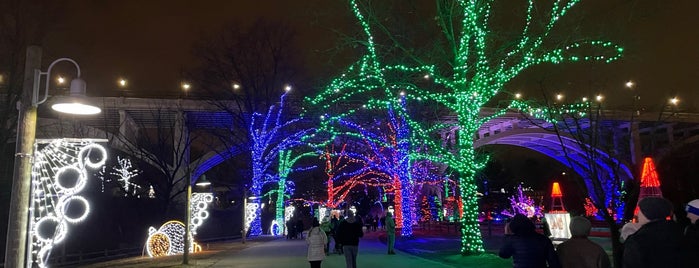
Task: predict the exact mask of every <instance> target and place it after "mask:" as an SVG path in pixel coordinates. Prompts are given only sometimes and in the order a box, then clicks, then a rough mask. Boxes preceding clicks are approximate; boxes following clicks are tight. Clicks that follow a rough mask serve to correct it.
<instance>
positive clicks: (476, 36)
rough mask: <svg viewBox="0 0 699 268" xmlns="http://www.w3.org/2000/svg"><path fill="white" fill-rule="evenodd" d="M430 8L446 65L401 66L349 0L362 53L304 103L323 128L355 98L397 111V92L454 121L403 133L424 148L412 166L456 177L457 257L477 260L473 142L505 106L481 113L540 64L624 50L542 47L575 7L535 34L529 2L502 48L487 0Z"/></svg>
mask: <svg viewBox="0 0 699 268" xmlns="http://www.w3.org/2000/svg"><path fill="white" fill-rule="evenodd" d="M436 2H437V5H438V6H437V9H436V10H437V12H438V14H437V15H436V21H437V23H438V24H439V25H440V27H441V30H442V33H443V34H444V40H445V42H443V43H444V44H445V45H446V46H448V47H445V48H444V49H443V51H446V52H447V53H450V54H451V55H449V59H448V61H449V62H448V63H447V64H444V62H434V63H424V62H422V61H420V62H419V63H418V61H413V60H412V58H410V57H406V62H407V63H406V64H402V65H401V64H385V63H383V62H382V61H381V59H382V57H380V56H379V55H378V52H377V49H376V47H377V45H376V44H375V39H374V37H373V35H372V27H370V22H377V21H379V20H371V19H367V18H365V16H364V14H363V12H362V8H360V6H359V5H358V3H357V1H354V0H350V1H349V4H350V8H351V10H352V12H353V14H354V15H355V17H356V18H357V20H358V22H359V25H360V26H361V27H362V30H363V33H364V34H365V37H366V40H365V41H363V42H362V44H364V45H365V46H366V53H365V54H364V55H363V56H362V57H361V58H360V59H359V60H358V61H357V62H356V63H354V64H353V65H351V66H350V67H349V68H348V69H347V70H346V71H345V72H343V73H342V74H340V75H339V76H338V77H337V78H336V79H334V80H333V81H332V82H331V83H330V84H329V85H328V86H327V87H326V88H325V89H324V91H323V92H321V93H319V94H318V95H316V96H315V97H313V98H309V99H308V100H307V101H308V102H309V103H310V104H311V105H313V106H316V107H317V108H319V109H321V110H323V111H327V112H326V114H324V115H323V116H322V119H323V122H330V121H333V119H337V118H341V117H345V116H347V115H350V114H353V113H355V112H357V111H358V110H359V109H362V107H354V108H353V107H348V106H349V105H348V104H347V103H356V101H354V102H348V100H357V99H362V100H364V102H363V104H362V105H364V107H365V108H367V109H386V108H387V107H389V103H394V107H397V106H398V105H395V104H396V103H397V102H399V101H400V98H398V96H399V94H400V93H401V92H404V96H405V99H406V101H407V102H430V103H433V104H435V105H439V106H440V107H442V108H445V109H448V110H450V111H451V112H452V113H453V114H454V115H456V120H455V123H454V124H432V125H428V124H427V123H426V122H419V121H416V120H413V119H412V118H411V117H409V116H407V115H404V116H403V118H405V120H406V122H407V123H408V125H409V126H410V130H411V131H410V137H411V139H412V140H413V141H420V142H419V144H425V145H427V146H428V148H429V150H427V151H424V152H414V151H413V152H411V154H410V158H411V159H427V160H431V161H434V162H440V163H444V164H447V165H449V166H450V167H451V168H452V169H453V170H455V171H457V173H458V185H459V190H460V198H461V201H462V204H463V210H464V211H463V216H462V217H461V218H460V223H461V249H460V250H461V253H462V254H464V255H468V254H477V253H482V252H484V247H483V241H482V237H481V234H480V229H479V224H478V203H477V199H476V191H477V187H476V183H475V175H476V172H477V171H478V170H479V169H481V168H483V167H484V164H485V160H484V159H480V158H478V157H477V155H476V152H475V150H474V141H473V139H472V137H474V136H475V135H476V134H477V132H478V129H479V128H480V127H481V126H482V125H483V124H484V123H486V122H488V121H489V120H490V119H492V118H495V117H497V116H500V115H502V114H504V113H505V112H506V111H507V109H508V108H510V107H511V106H508V107H507V108H504V109H501V110H499V111H498V112H496V113H494V114H493V115H491V116H488V117H485V118H483V117H481V116H480V110H481V108H482V107H484V106H485V105H486V104H487V103H488V102H489V101H491V100H492V99H493V98H494V97H495V96H496V95H498V94H500V93H502V92H503V88H504V86H505V84H506V83H508V82H509V81H510V80H512V79H513V78H514V77H516V76H517V75H519V74H520V73H521V72H522V71H523V70H525V69H527V68H528V67H531V66H534V65H537V64H541V63H550V64H560V63H563V62H575V61H600V62H605V63H609V62H612V61H614V60H616V59H618V58H619V57H621V54H622V51H623V49H622V48H621V47H619V46H618V45H616V44H614V43H612V42H606V41H581V42H571V43H568V44H564V45H562V46H553V47H551V46H550V45H548V43H547V42H545V41H546V39H547V38H548V37H549V34H550V32H551V30H552V29H553V28H554V26H555V25H556V22H557V21H559V20H560V19H561V18H562V17H563V16H564V15H566V13H567V12H568V11H570V9H571V8H572V7H573V6H574V5H575V4H577V3H578V2H580V1H579V0H570V1H564V0H556V1H553V5H552V6H551V7H550V8H551V9H550V12H549V14H548V16H547V18H546V19H545V20H546V21H544V22H543V24H541V25H542V26H541V27H538V25H539V24H538V23H532V18H533V17H534V11H535V10H536V11H537V12H539V11H540V9H539V7H537V9H535V3H534V1H533V0H529V1H527V7H526V9H525V12H526V13H525V14H524V18H525V19H524V23H523V25H522V27H521V33H520V34H519V35H517V37H516V38H513V39H514V40H511V41H512V42H504V45H498V43H495V41H494V40H498V38H501V37H502V36H511V35H510V34H505V33H501V32H499V31H498V30H496V29H497V28H494V27H491V25H490V22H489V18H490V17H491V11H492V9H493V5H492V4H493V1H465V0H461V1H459V0H455V1H447V0H444V1H436ZM425 23H433V22H432V21H430V22H425ZM372 25H373V24H372ZM379 26H380V27H381V25H379ZM491 28H492V29H491ZM381 29H382V30H385V31H390V29H386V28H381ZM500 44H502V42H501V43H500ZM407 50H408V51H409V50H410V49H407ZM427 58H429V57H427ZM411 62H415V63H414V64H412V63H411ZM423 77H429V79H430V81H431V85H429V86H423V85H422V84H420V83H418V82H416V81H417V80H418V79H420V78H423ZM334 103H343V104H344V106H343V107H345V108H346V109H345V110H344V111H341V112H339V111H332V110H331V109H330V108H331V107H335V106H333V104H334ZM331 111H332V113H331ZM321 127H322V124H321ZM447 127H456V129H457V130H456V135H457V140H456V144H455V148H453V149H452V150H449V149H447V148H444V147H443V146H442V141H441V140H437V139H434V136H435V135H434V134H435V133H437V132H439V131H440V130H444V129H445V128H447Z"/></svg>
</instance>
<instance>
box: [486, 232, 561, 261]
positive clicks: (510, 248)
mask: <svg viewBox="0 0 699 268" xmlns="http://www.w3.org/2000/svg"><path fill="white" fill-rule="evenodd" d="M498 255H500V257H502V258H506V259H507V258H509V257H512V259H513V260H512V264H513V265H512V267H514V268H543V267H555V268H559V267H561V264H560V263H559V261H558V255H556V251H555V250H554V249H553V244H552V243H551V239H548V237H545V236H543V235H541V234H539V233H536V232H526V233H522V234H515V235H511V236H507V237H505V244H504V245H503V246H502V248H500V253H499V254H498ZM546 263H548V266H546Z"/></svg>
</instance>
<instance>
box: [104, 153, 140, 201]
mask: <svg viewBox="0 0 699 268" xmlns="http://www.w3.org/2000/svg"><path fill="white" fill-rule="evenodd" d="M141 173H142V171H141V170H139V169H137V168H135V167H134V166H133V164H132V163H131V159H129V158H122V157H121V156H117V164H116V165H114V166H112V168H111V170H110V171H109V172H107V170H106V167H102V170H101V171H100V172H99V176H100V179H101V180H102V192H104V184H105V182H106V183H110V182H111V183H117V184H118V185H119V189H121V191H122V192H124V196H136V195H137V192H144V191H143V190H139V189H141V185H139V184H137V183H135V182H133V181H131V179H133V178H135V177H136V176H138V175H139V174H141Z"/></svg>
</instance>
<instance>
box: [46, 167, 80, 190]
mask: <svg viewBox="0 0 699 268" xmlns="http://www.w3.org/2000/svg"><path fill="white" fill-rule="evenodd" d="M69 169H70V170H74V171H75V172H77V173H78V174H80V175H79V176H78V181H77V182H76V183H75V186H73V187H66V186H63V185H62V184H61V175H63V173H64V172H66V171H67V170H69ZM54 180H55V181H56V182H55V183H54V186H55V187H56V188H58V191H59V192H61V193H63V194H72V193H77V192H80V191H82V190H83V188H85V185H87V174H85V171H84V170H81V169H79V168H78V167H76V166H65V167H62V168H60V169H59V170H58V171H56V175H54Z"/></svg>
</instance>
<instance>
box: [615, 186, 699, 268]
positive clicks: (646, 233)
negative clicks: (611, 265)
mask: <svg viewBox="0 0 699 268" xmlns="http://www.w3.org/2000/svg"><path fill="white" fill-rule="evenodd" d="M638 208H639V212H638V223H639V224H641V228H639V229H638V231H636V232H635V233H633V234H632V235H630V236H629V237H628V238H627V239H626V241H625V242H624V255H623V265H624V267H625V268H644V267H673V268H678V267H688V266H686V259H685V258H686V257H687V255H686V253H685V250H686V248H685V247H684V246H683V245H684V240H683V237H682V228H681V227H680V225H679V224H677V223H675V222H673V221H669V220H667V219H666V218H667V217H669V216H670V214H672V204H671V203H670V202H669V201H667V200H666V199H664V198H662V197H646V198H643V199H641V201H639V202H638ZM695 254H696V253H695ZM694 267H696V266H694Z"/></svg>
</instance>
